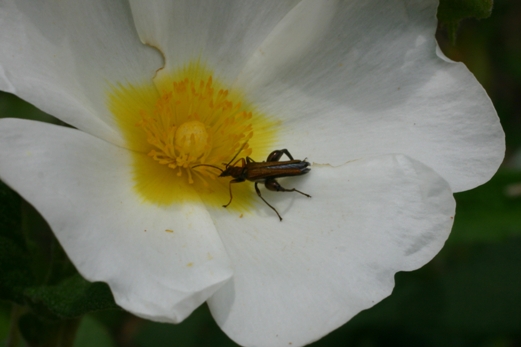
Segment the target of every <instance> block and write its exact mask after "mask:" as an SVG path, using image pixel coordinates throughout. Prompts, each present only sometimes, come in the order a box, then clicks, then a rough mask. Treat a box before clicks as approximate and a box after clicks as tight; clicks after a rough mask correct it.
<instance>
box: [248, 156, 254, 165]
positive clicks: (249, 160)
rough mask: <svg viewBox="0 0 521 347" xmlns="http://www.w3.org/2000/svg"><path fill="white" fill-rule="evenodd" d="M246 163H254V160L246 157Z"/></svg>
mask: <svg viewBox="0 0 521 347" xmlns="http://www.w3.org/2000/svg"><path fill="white" fill-rule="evenodd" d="M246 163H247V164H249V163H256V161H255V160H253V159H252V158H250V157H246Z"/></svg>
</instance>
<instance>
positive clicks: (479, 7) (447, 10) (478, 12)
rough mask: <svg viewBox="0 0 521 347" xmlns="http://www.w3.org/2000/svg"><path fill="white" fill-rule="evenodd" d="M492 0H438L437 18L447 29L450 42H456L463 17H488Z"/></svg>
mask: <svg viewBox="0 0 521 347" xmlns="http://www.w3.org/2000/svg"><path fill="white" fill-rule="evenodd" d="M492 6H493V0H440V5H439V7H438V20H439V21H440V23H441V24H442V25H443V26H444V27H445V28H446V29H447V31H448V33H449V38H450V41H451V42H452V44H455V43H456V33H457V30H458V27H459V23H460V22H461V21H462V20H463V19H465V18H477V19H483V18H488V17H489V16H490V14H491V13H492Z"/></svg>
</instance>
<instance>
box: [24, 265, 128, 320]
mask: <svg viewBox="0 0 521 347" xmlns="http://www.w3.org/2000/svg"><path fill="white" fill-rule="evenodd" d="M24 294H25V297H26V300H27V302H28V304H29V305H30V307H31V309H32V310H33V312H36V313H37V314H38V315H39V316H41V317H47V318H49V319H71V318H77V317H81V316H82V315H84V314H86V313H88V312H93V311H99V310H107V309H118V308H119V307H118V306H117V305H116V304H115V302H114V298H113V296H112V293H111V291H110V289H109V287H108V285H107V284H106V283H103V282H94V283H91V282H88V281H87V280H85V279H84V278H83V277H81V276H80V275H79V274H76V275H74V276H71V277H69V278H67V279H65V280H63V281H62V282H60V283H58V284H56V285H49V286H33V287H30V288H27V289H26V290H25V292H24Z"/></svg>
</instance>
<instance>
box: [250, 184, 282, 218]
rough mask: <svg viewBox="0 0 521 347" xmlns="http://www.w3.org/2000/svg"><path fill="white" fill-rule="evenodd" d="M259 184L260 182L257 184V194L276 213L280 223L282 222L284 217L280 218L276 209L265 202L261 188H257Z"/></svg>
mask: <svg viewBox="0 0 521 347" xmlns="http://www.w3.org/2000/svg"><path fill="white" fill-rule="evenodd" d="M257 184H259V182H255V191H256V192H257V195H258V196H259V197H260V198H261V199H262V201H264V202H265V203H266V205H268V206H269V207H270V208H271V209H272V210H273V211H275V213H276V214H277V216H279V219H280V221H281V222H282V217H281V216H280V214H279V212H278V211H277V210H276V209H275V207H273V206H271V205H270V204H269V203H268V202H267V201H266V200H264V198H263V197H262V195H261V192H260V190H259V187H257Z"/></svg>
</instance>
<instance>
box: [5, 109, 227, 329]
mask: <svg viewBox="0 0 521 347" xmlns="http://www.w3.org/2000/svg"><path fill="white" fill-rule="evenodd" d="M130 160H131V158H130V152H128V151H127V150H124V149H121V148H119V147H116V146H113V145H111V144H109V143H107V142H105V141H102V140H99V139H97V138H95V137H93V136H90V135H88V134H85V133H82V132H80V131H77V130H74V129H70V128H64V127H58V126H53V125H48V124H44V123H39V122H31V121H23V120H12V119H3V120H0V178H1V179H2V180H3V181H4V182H5V183H7V184H8V185H9V186H11V187H13V188H14V189H15V190H16V191H18V192H19V193H20V195H22V196H23V197H24V198H25V199H27V200H28V201H29V202H30V203H32V204H33V205H34V206H35V207H36V209H37V210H38V211H40V212H41V213H42V215H43V216H44V218H45V219H46V220H47V222H49V224H50V226H51V228H52V229H53V231H54V233H55V234H56V236H57V237H58V240H59V241H60V243H61V244H62V246H63V247H64V249H65V251H66V252H67V254H68V255H69V257H70V259H71V260H72V262H73V263H74V265H75V266H76V267H77V269H78V271H80V273H81V274H82V275H83V276H84V277H86V278H87V279H88V280H91V281H104V282H107V283H108V284H109V285H110V287H111V289H112V292H113V294H114V297H115V299H116V302H117V303H118V304H119V305H121V306H122V307H123V308H125V309H127V310H129V311H131V312H133V313H134V314H137V315H139V316H142V317H146V318H150V319H154V320H159V321H170V322H179V321H181V320H183V319H184V318H185V317H186V316H187V315H189V314H190V313H191V312H192V310H194V309H195V308H196V307H197V306H198V305H200V304H201V303H202V302H204V301H205V300H206V299H207V298H208V296H210V295H211V294H213V292H214V291H215V290H217V289H218V288H219V287H220V286H221V285H222V284H223V283H224V282H225V281H227V280H228V279H229V278H230V277H231V275H232V271H231V269H230V264H229V259H228V257H227V255H226V254H225V252H224V249H223V245H222V243H221V241H220V239H219V237H218V235H217V233H216V231H215V227H214V225H213V222H212V220H211V218H210V216H209V215H208V212H207V211H206V210H205V209H204V207H203V204H202V203H197V202H194V203H184V204H182V205H172V206H168V207H157V206H155V205H152V204H149V203H146V202H143V201H142V199H141V198H140V197H138V196H137V195H136V194H135V193H134V192H133V188H132V186H133V182H132V178H131V167H130ZM167 230H171V231H173V232H170V231H167Z"/></svg>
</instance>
